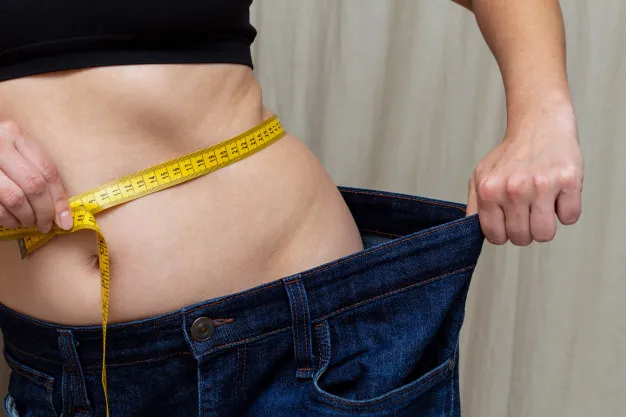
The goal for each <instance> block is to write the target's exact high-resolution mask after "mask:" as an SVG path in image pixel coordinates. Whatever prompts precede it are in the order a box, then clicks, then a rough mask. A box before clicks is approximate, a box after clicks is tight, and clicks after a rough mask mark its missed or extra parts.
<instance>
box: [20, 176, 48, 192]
mask: <svg viewBox="0 0 626 417" xmlns="http://www.w3.org/2000/svg"><path fill="white" fill-rule="evenodd" d="M45 191H46V181H45V180H44V179H43V177H41V176H39V175H36V174H34V173H28V174H27V175H26V178H25V179H24V192H25V193H26V194H27V195H29V196H40V195H42V194H43V193H44V192H45Z"/></svg>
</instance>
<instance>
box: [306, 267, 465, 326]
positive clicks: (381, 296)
mask: <svg viewBox="0 0 626 417" xmlns="http://www.w3.org/2000/svg"><path fill="white" fill-rule="evenodd" d="M475 266H476V265H475V264H474V265H470V266H466V267H465V268H461V269H457V270H456V271H453V272H448V273H445V274H441V275H438V276H436V277H433V278H429V279H427V280H425V281H420V282H417V283H415V284H411V285H407V286H406V287H402V288H398V289H396V290H393V291H389V292H386V293H384V294H379V295H376V296H374V297H370V298H368V299H366V300H363V301H359V302H358V303H355V304H351V305H349V306H346V307H343V308H340V309H339V310H335V311H333V312H331V313H328V314H327V315H325V316H323V317H320V318H319V319H316V320H317V321H319V320H326V319H327V318H329V317H330V316H334V315H335V314H338V313H342V312H344V311H346V310H350V309H353V308H357V307H361V306H363V305H365V304H368V303H369V302H371V301H375V300H376V301H377V300H379V299H381V298H385V297H388V296H390V295H395V294H399V293H401V292H404V291H407V290H410V289H411V288H414V287H421V286H424V285H428V284H431V283H433V282H434V281H438V280H440V279H445V278H451V277H453V276H455V275H458V274H460V273H463V272H466V271H469V270H471V269H472V268H474V267H475Z"/></svg>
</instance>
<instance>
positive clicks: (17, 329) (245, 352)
mask: <svg viewBox="0 0 626 417" xmlns="http://www.w3.org/2000/svg"><path fill="white" fill-rule="evenodd" d="M341 192H342V194H343V197H344V199H345V201H346V202H347V204H348V206H349V207H350V210H351V211H352V214H353V216H354V218H355V220H356V223H357V225H358V227H359V229H360V231H361V234H362V237H363V241H364V244H365V250H363V251H362V252H358V253H355V254H353V255H350V256H347V257H345V258H342V259H338V260H336V261H334V262H331V263H329V264H326V265H322V266H319V267H317V268H314V269H312V270H309V271H305V272H302V273H299V274H297V275H294V276H289V277H286V278H283V279H281V280H278V281H275V282H271V283H268V284H265V285H262V286H259V287H256V288H253V289H250V290H247V291H244V292H241V293H238V294H233V295H229V296H225V297H221V298H218V299H213V300H209V301H206V302H203V303H201V304H197V305H193V306H189V307H186V308H184V309H182V310H180V311H177V312H173V313H170V314H166V315H162V316H159V317H154V318H150V319H147V320H141V321H136V322H131V323H123V324H116V325H112V326H110V327H109V329H108V332H107V366H108V367H107V374H108V391H109V404H110V411H111V416H113V417H118V416H123V417H128V416H165V417H175V416H185V417H188V416H203V417H208V416H211V417H214V416H215V417H217V416H229V417H230V416H259V417H263V416H268V417H269V416H271V417H280V416H294V417H300V416H354V415H366V416H370V417H374V416H421V417H430V416H459V415H460V401H459V379H458V369H459V368H458V364H459V352H458V346H459V331H460V329H461V325H462V322H463V314H464V309H465V300H466V295H467V291H468V287H469V284H470V278H471V276H472V272H473V271H474V267H475V265H476V262H477V260H478V257H479V254H480V252H481V249H482V244H483V239H484V237H483V235H482V233H481V230H480V225H479V222H478V218H477V216H471V217H465V207H464V206H463V205H459V204H454V203H448V202H443V201H436V200H430V199H424V198H418V197H412V196H406V195H399V194H392V193H386V192H379V191H368V190H360V189H351V188H341ZM0 326H1V327H2V331H3V335H4V341H5V356H6V360H7V362H8V364H9V366H10V367H11V369H12V373H11V380H10V385H9V395H8V396H7V398H6V400H5V407H6V409H7V412H8V414H9V415H10V416H20V417H26V416H50V417H57V416H63V417H75V416H103V415H104V404H105V401H104V396H103V390H102V386H101V381H100V378H101V373H100V368H101V361H102V357H101V352H102V346H101V342H102V339H101V328H100V327H98V326H93V327H65V326H58V325H54V324H50V323H44V322H41V321H38V320H35V319H32V318H28V317H25V316H23V315H20V314H18V313H16V312H13V311H11V310H9V309H7V308H5V307H1V308H0Z"/></svg>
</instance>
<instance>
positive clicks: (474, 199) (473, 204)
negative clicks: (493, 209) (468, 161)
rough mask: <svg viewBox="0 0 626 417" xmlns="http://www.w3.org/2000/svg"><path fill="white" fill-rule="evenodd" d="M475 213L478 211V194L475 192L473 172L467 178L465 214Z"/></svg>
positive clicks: (474, 175)
mask: <svg viewBox="0 0 626 417" xmlns="http://www.w3.org/2000/svg"><path fill="white" fill-rule="evenodd" d="M476 213H478V195H477V194H476V173H474V174H472V176H471V178H470V180H469V185H468V190H467V209H466V210H465V215H466V216H471V215H473V214H476Z"/></svg>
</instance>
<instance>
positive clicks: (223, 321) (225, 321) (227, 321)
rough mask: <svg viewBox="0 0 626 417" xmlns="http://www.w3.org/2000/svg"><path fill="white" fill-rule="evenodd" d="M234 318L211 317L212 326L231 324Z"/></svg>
mask: <svg viewBox="0 0 626 417" xmlns="http://www.w3.org/2000/svg"><path fill="white" fill-rule="evenodd" d="M234 322H235V319H213V327H220V326H223V325H225V324H233V323H234Z"/></svg>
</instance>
